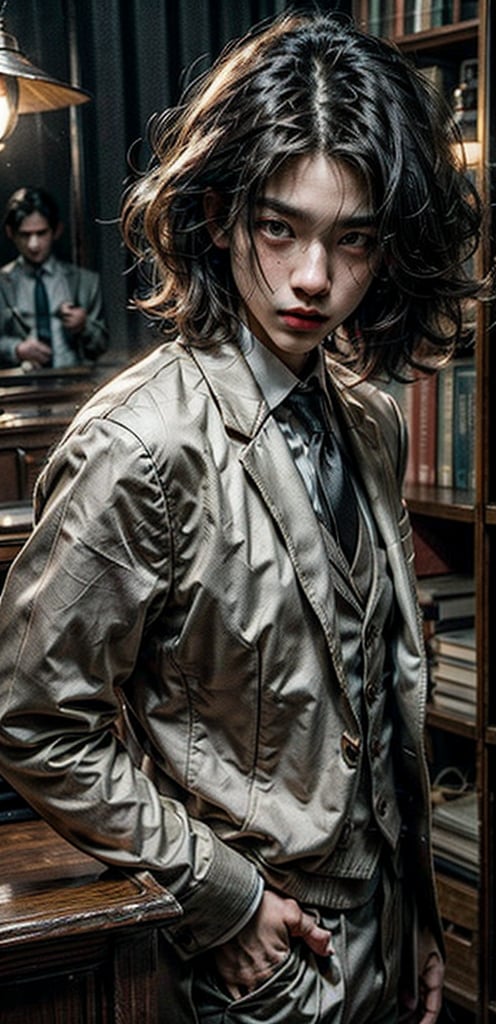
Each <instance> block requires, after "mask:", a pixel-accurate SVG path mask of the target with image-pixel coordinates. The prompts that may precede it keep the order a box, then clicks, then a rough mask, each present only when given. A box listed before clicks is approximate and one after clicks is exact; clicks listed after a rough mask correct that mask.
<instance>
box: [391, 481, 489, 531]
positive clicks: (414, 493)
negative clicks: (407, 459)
mask: <svg viewBox="0 0 496 1024" xmlns="http://www.w3.org/2000/svg"><path fill="white" fill-rule="evenodd" d="M404 494H405V498H406V500H407V502H408V507H409V509H410V512H414V513H416V514H417V515H424V516H435V517H436V518H437V519H454V520H457V521H459V522H463V523H473V522H474V519H475V509H474V492H473V491H459V490H454V489H453V488H452V487H430V486H429V485H427V484H406V486H405V488H404ZM494 517H495V518H494V521H495V522H496V507H495V508H494Z"/></svg>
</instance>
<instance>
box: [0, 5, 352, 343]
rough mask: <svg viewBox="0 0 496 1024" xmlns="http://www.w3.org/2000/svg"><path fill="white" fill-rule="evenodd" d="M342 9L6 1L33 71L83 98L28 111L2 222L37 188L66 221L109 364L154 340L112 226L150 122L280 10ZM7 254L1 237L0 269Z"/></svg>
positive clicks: (10, 168)
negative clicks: (94, 281)
mask: <svg viewBox="0 0 496 1024" xmlns="http://www.w3.org/2000/svg"><path fill="white" fill-rule="evenodd" d="M289 9H291V10H294V9H298V10H304V9H307V10H322V11H340V12H343V13H345V14H348V13H349V12H350V10H351V0H310V2H299V3H298V4H294V3H291V2H290V0H8V3H7V7H6V10H5V27H6V30H7V31H8V32H9V33H11V34H12V35H14V36H16V38H17V41H18V44H19V47H20V49H21V51H22V52H23V53H24V54H25V56H26V57H28V58H29V60H30V61H32V63H33V64H35V65H37V66H38V67H41V68H42V69H43V70H44V71H46V72H48V73H49V74H51V75H53V76H54V77H56V78H59V79H61V80H63V81H65V82H71V83H72V84H78V85H80V86H81V87H82V88H84V89H86V90H88V91H89V92H90V93H91V94H92V100H91V102H89V103H87V104H84V105H83V106H81V107H73V108H70V109H69V108H68V109H65V110H61V111H53V112H50V113H44V114H26V115H22V116H20V118H19V121H18V125H17V128H16V129H15V132H14V134H13V135H12V136H11V138H9V139H7V141H6V142H5V144H4V148H3V150H2V151H1V152H0V216H1V215H2V212H3V209H4V206H5V202H6V200H7V199H8V197H9V195H10V194H11V192H13V191H14V189H16V188H18V187H20V186H21V185H42V186H44V187H45V188H47V189H48V190H49V191H50V192H52V193H53V195H54V196H55V197H56V198H57V200H58V201H59V204H60V208H61V214H62V219H63V221H64V224H65V230H64V234H63V236H62V239H61V241H60V242H59V244H58V249H57V251H58V254H59V255H60V256H61V257H63V258H66V259H73V260H75V261H77V262H80V263H82V264H83V265H84V266H88V267H92V268H94V269H97V270H99V271H100V273H101V275H102V281H103V288H104V297H105V305H106V313H107V319H108V322H109V327H110V334H111V352H110V356H109V358H110V360H112V359H113V357H114V356H115V357H117V358H119V359H121V358H124V359H125V358H127V357H128V356H132V355H133V353H136V351H137V350H141V349H142V348H143V347H144V346H146V345H148V344H150V343H151V341H152V340H153V339H152V337H151V335H150V331H149V329H148V328H147V327H145V325H144V323H143V321H142V319H141V317H139V316H138V315H137V314H130V313H128V312H127V311H126V306H127V301H128V297H129V295H130V293H131V292H132V288H133V280H132V274H131V273H130V272H129V260H128V257H127V254H126V252H125V250H124V248H123V245H122V243H121V240H120V234H119V228H118V224H117V218H118V213H119V205H120V197H121V194H122V190H123V186H124V184H125V181H126V179H127V176H128V174H129V164H128V159H129V154H130V150H131V149H132V154H133V161H134V162H135V163H137V165H138V166H140V167H142V166H145V164H146V160H147V152H148V151H147V147H146V143H145V142H144V141H141V142H140V141H139V140H140V139H141V140H143V139H144V138H146V125H147V122H148V120H149V118H150V117H151V116H152V115H153V114H154V113H155V112H157V111H161V110H163V109H164V108H165V107H167V106H170V105H171V104H172V103H174V102H176V101H177V99H178V97H179V94H180V91H181V88H182V86H183V85H184V83H185V81H187V80H188V78H191V77H196V75H197V74H198V73H199V72H200V71H202V70H204V69H205V68H206V67H207V66H208V65H209V64H210V63H211V62H212V60H213V59H214V58H215V57H216V56H217V55H218V53H219V52H220V51H221V49H222V48H223V46H224V45H225V44H226V43H227V42H228V41H229V40H230V39H232V38H234V37H236V36H239V35H241V34H242V33H244V32H245V31H246V30H247V29H248V28H250V26H252V25H253V24H256V23H258V22H259V21H261V20H263V19H265V18H270V17H272V16H273V15H274V14H277V13H280V12H283V11H286V10H289ZM13 255H14V250H13V248H12V246H10V245H9V243H8V242H7V240H6V238H5V236H4V232H3V230H1V229H0V263H5V262H6V261H7V260H9V259H11V258H12V256H13Z"/></svg>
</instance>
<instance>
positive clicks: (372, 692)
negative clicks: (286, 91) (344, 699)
mask: <svg viewBox="0 0 496 1024" xmlns="http://www.w3.org/2000/svg"><path fill="white" fill-rule="evenodd" d="M376 697H377V686H376V685H375V683H367V685H366V687H365V699H366V701H367V704H373V703H374V701H375V699H376Z"/></svg>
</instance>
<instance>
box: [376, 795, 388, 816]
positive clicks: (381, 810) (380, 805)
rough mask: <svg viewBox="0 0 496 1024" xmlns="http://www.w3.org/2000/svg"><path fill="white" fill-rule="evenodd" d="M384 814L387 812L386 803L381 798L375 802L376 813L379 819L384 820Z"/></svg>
mask: <svg viewBox="0 0 496 1024" xmlns="http://www.w3.org/2000/svg"><path fill="white" fill-rule="evenodd" d="M386 812H387V801H386V800H384V797H382V798H381V799H380V800H378V801H377V813H378V815H379V817H380V818H384V817H385V816H386Z"/></svg>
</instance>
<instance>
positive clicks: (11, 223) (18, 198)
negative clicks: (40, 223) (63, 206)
mask: <svg viewBox="0 0 496 1024" xmlns="http://www.w3.org/2000/svg"><path fill="white" fill-rule="evenodd" d="M32 213H39V214H40V215H41V216H42V217H45V219H46V220H47V221H48V223H49V225H50V227H51V229H52V231H55V229H56V228H57V227H58V225H59V223H60V214H59V208H58V206H57V203H56V202H55V199H53V198H52V196H51V195H50V194H49V193H48V192H46V191H45V189H44V188H32V187H25V188H18V189H16V191H15V192H13V193H12V195H11V197H10V199H9V200H8V201H7V205H6V207H5V215H4V221H3V222H4V226H5V227H9V228H11V229H12V231H18V230H19V228H20V226H21V224H22V222H23V220H25V218H26V217H29V216H30V215H31V214H32Z"/></svg>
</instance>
